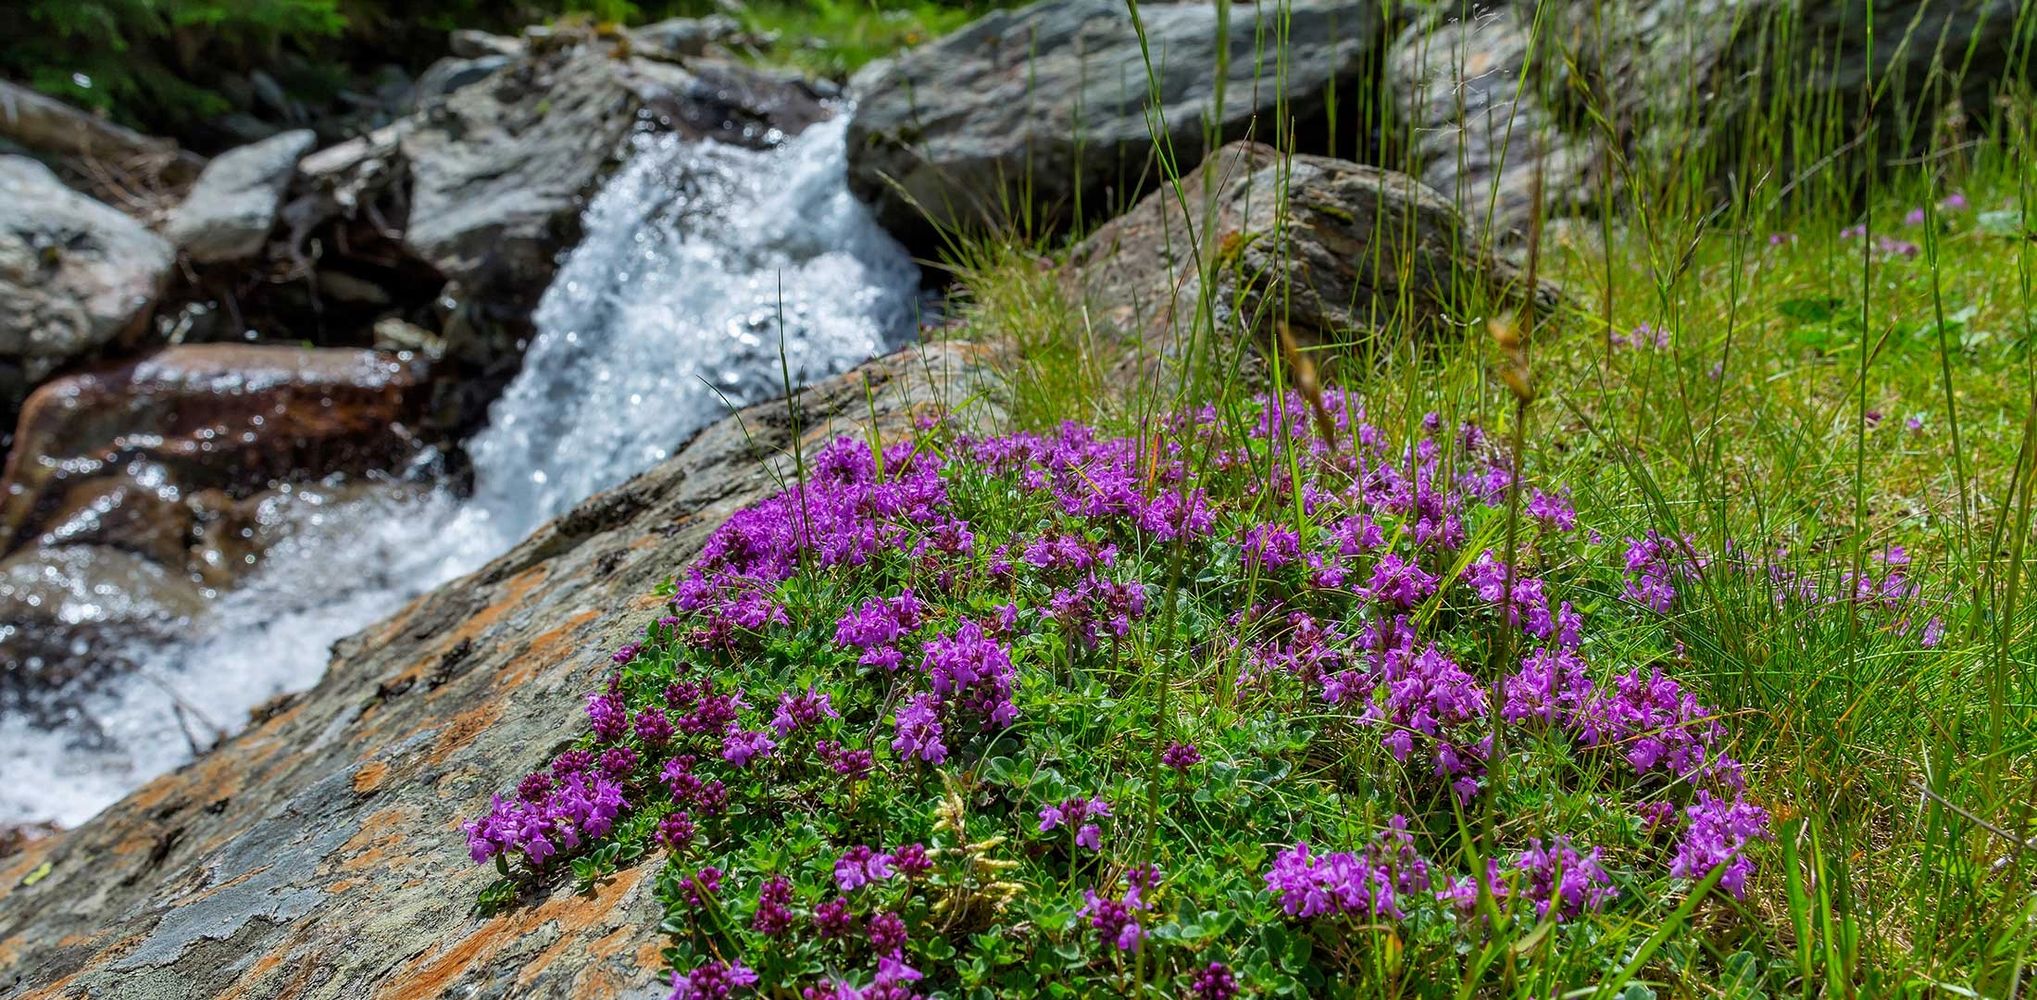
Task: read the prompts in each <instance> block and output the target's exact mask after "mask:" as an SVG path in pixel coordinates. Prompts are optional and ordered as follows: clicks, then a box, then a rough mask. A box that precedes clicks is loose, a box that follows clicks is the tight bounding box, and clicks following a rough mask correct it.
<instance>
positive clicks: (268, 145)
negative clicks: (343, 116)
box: [163, 129, 318, 264]
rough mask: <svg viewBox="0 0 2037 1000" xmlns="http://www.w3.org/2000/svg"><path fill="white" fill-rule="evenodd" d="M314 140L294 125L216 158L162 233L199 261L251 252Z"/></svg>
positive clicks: (271, 225)
mask: <svg viewBox="0 0 2037 1000" xmlns="http://www.w3.org/2000/svg"><path fill="white" fill-rule="evenodd" d="M317 141H318V136H317V134H316V133H314V132H312V131H311V130H310V129H298V130H296V131H293V132H284V133H281V134H279V135H274V136H271V137H269V138H267V139H264V140H262V141H260V142H257V143H253V144H251V145H247V146H242V147H240V148H239V149H234V150H230V151H228V152H226V153H222V154H220V155H219V156H217V157H214V158H213V160H212V162H211V163H208V164H206V165H205V170H204V172H202V173H200V174H199V175H198V183H196V184H194V185H192V186H191V193H190V194H188V195H185V196H184V200H183V201H182V202H181V203H179V204H178V205H177V207H176V208H174V209H172V210H171V211H170V215H169V218H168V219H166V220H164V222H163V235H164V236H167V237H169V239H170V242H172V243H174V244H176V245H177V248H178V249H179V250H182V251H183V252H184V253H185V255H186V256H188V257H190V258H191V259H192V260H193V261H195V262H197V263H200V264H217V263H222V262H225V261H234V260H242V259H244V258H247V257H252V256H254V255H255V254H256V253H257V252H259V251H260V250H261V249H262V244H263V242H264V241H265V240H267V239H268V236H269V230H270V229H271V228H274V226H275V225H276V213H277V210H278V209H279V208H280V207H281V205H282V201H283V193H284V192H285V191H286V190H288V189H289V187H290V179H291V178H292V177H295V176H296V175H297V161H298V160H301V159H303V158H304V154H306V153H309V152H311V147H312V146H313V145H314V144H315V143H317Z"/></svg>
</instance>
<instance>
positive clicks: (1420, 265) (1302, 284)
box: [1063, 142, 1556, 378]
mask: <svg viewBox="0 0 2037 1000" xmlns="http://www.w3.org/2000/svg"><path fill="white" fill-rule="evenodd" d="M1181 193H1182V197H1183V198H1185V200H1186V203H1187V209H1186V211H1185V212H1184V209H1183V207H1182V203H1181V202H1180V201H1178V200H1177V199H1176V196H1175V193H1174V191H1173V190H1171V189H1169V190H1164V191H1158V192H1155V193H1153V194H1151V195H1148V196H1147V197H1146V199H1145V200H1144V201H1142V202H1140V203H1139V205H1138V206H1137V207H1136V208H1133V209H1132V210H1131V211H1129V212H1127V213H1125V214H1124V215H1122V216H1119V217H1118V218H1116V219H1113V220H1111V221H1110V222H1109V223H1106V224H1105V225H1104V226H1103V227H1102V228H1100V229H1098V230H1097V231H1096V232H1095V233H1094V234H1092V235H1091V236H1090V237H1089V238H1088V239H1086V240H1084V241H1083V242H1082V243H1081V244H1080V245H1078V246H1077V247H1076V248H1075V249H1074V251H1073V252H1071V253H1070V255H1069V259H1068V262H1067V264H1066V266H1065V270H1064V272H1063V276H1064V282H1065V284H1066V286H1067V289H1068V294H1070V295H1071V296H1079V297H1080V299H1081V301H1082V304H1083V305H1084V306H1085V307H1086V315H1088V316H1090V317H1092V319H1093V320H1094V321H1095V322H1096V323H1097V324H1098V326H1099V327H1100V328H1101V329H1104V330H1107V331H1112V332H1115V333H1116V334H1118V340H1119V342H1120V343H1121V344H1122V345H1125V346H1124V348H1123V349H1122V350H1121V351H1120V352H1119V364H1118V367H1119V368H1120V370H1121V371H1130V370H1137V371H1139V372H1140V373H1141V374H1142V375H1143V376H1144V377H1149V378H1150V377H1156V376H1159V377H1165V376H1167V375H1169V374H1171V371H1170V368H1169V366H1168V365H1167V364H1166V363H1167V362H1170V361H1172V360H1176V359H1179V358H1181V357H1182V356H1183V352H1184V351H1186V350H1188V349H1189V348H1190V346H1191V345H1193V344H1197V343H1207V342H1208V337H1207V335H1208V333H1209V331H1211V330H1215V331H1216V333H1217V336H1218V341H1217V343H1216V352H1215V357H1216V358H1217V359H1228V358H1229V357H1230V356H1231V352H1233V351H1235V350H1236V349H1237V348H1238V347H1239V346H1242V344H1241V342H1242V343H1250V344H1252V345H1254V346H1258V347H1262V348H1263V347H1269V346H1271V345H1272V343H1273V342H1274V340H1275V338H1276V337H1277V336H1278V331H1280V330H1282V329H1284V330H1285V331H1286V332H1287V334H1288V339H1289V347H1290V348H1291V349H1298V350H1303V351H1310V350H1312V349H1314V348H1317V347H1320V346H1322V345H1325V344H1344V345H1347V346H1348V345H1351V344H1354V343H1358V342H1362V341H1363V340H1364V339H1366V338H1369V337H1373V336H1376V335H1380V334H1385V333H1395V334H1410V335H1414V336H1434V335H1437V334H1439V333H1441V332H1443V331H1447V330H1450V329H1454V328H1459V327H1461V326H1463V325H1468V324H1469V323H1471V322H1473V321H1474V320H1476V319H1477V318H1479V317H1482V316H1485V315H1490V314H1491V313H1492V312H1494V311H1495V310H1504V309H1511V308H1517V307H1518V306H1519V305H1520V304H1522V303H1523V302H1525V301H1526V299H1527V286H1526V282H1525V276H1524V275H1522V274H1521V273H1520V272H1519V271H1518V270H1516V269H1515V268H1513V267H1512V266H1510V265H1508V264H1507V263H1505V262H1503V261H1501V260H1499V259H1497V258H1495V257H1494V256H1493V255H1492V254H1490V253H1489V252H1487V251H1486V250H1485V249H1484V248H1483V247H1482V245H1481V244H1480V243H1479V242H1478V241H1477V240H1476V239H1475V238H1474V236H1473V234H1472V233H1471V231H1470V229H1469V228H1468V227H1467V226H1466V225H1465V221H1464V217H1463V216H1462V215H1461V214H1460V213H1459V212H1458V210H1457V207H1456V206H1455V205H1453V204H1452V203H1451V202H1450V201H1449V199H1447V198H1444V197H1443V196H1442V195H1440V194H1438V193H1437V192H1436V191H1434V190H1433V189H1431V188H1429V187H1427V186H1425V185H1423V184H1422V183H1421V182H1420V181H1417V180H1415V179H1414V178H1412V177H1409V176H1408V175H1406V174H1402V173H1397V172H1395V171H1391V170H1382V169H1379V168H1377V167H1367V166H1360V165H1359V164H1356V163H1352V162H1350V161H1347V160H1337V159H1331V158H1328V157H1321V156H1305V155H1304V156H1292V157H1289V156H1286V155H1284V154H1282V153H1280V152H1279V151H1278V150H1276V149H1274V148H1272V147H1271V146H1267V145H1263V144H1260V143H1252V142H1241V143H1234V144H1232V145H1229V146H1226V147H1224V148H1223V149H1221V150H1218V151H1217V152H1216V153H1215V154H1214V155H1212V156H1211V157H1210V159H1209V160H1208V161H1206V162H1204V163H1203V165H1202V166H1201V167H1199V168H1198V169H1197V170H1196V171H1195V172H1193V173H1191V174H1189V175H1188V176H1187V177H1185V178H1183V179H1182V184H1181ZM1205 273H1207V274H1208V275H1209V276H1210V277H1211V278H1213V279H1214V283H1213V285H1212V286H1211V287H1210V294H1209V295H1208V296H1207V297H1205V296H1204V295H1203V290H1204V276H1205ZM1536 301H1537V303H1538V307H1539V308H1541V309H1542V310H1543V311H1544V312H1546V311H1548V310H1549V309H1550V308H1551V307H1553V306H1554V305H1555V304H1556V291H1555V289H1554V288H1553V287H1549V288H1544V289H1542V290H1540V291H1539V292H1538V294H1537V295H1536ZM1327 357H1330V355H1321V356H1320V357H1319V359H1318V362H1319V363H1321V358H1327ZM1290 360H1291V359H1290Z"/></svg>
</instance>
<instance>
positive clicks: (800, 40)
mask: <svg viewBox="0 0 2037 1000" xmlns="http://www.w3.org/2000/svg"><path fill="white" fill-rule="evenodd" d="M999 5H1000V4H997V3H995V2H993V0H964V2H960V3H957V2H942V0H800V2H787V0H767V2H762V3H753V4H748V5H746V6H745V7H744V8H743V9H742V11H741V12H740V13H739V14H738V15H737V18H738V20H740V21H742V22H743V26H744V27H745V28H747V29H748V30H749V31H751V32H752V33H755V34H761V35H768V36H770V37H772V38H774V39H775V40H774V42H773V43H772V44H771V45H770V46H768V47H767V48H766V50H765V51H764V52H763V53H761V54H760V56H761V58H763V59H765V60H766V61H769V62H772V63H775V64H781V65H790V66H795V67H797V68H799V69H803V70H805V71H807V72H809V73H815V74H818V75H820V76H825V77H832V78H835V79H841V78H844V77H847V76H848V75H849V74H851V73H853V72H855V71H856V70H858V69H860V68H862V67H863V65H864V64H866V63H868V62H870V61H871V60H873V59H878V58H881V57H884V56H888V55H890V54H892V53H894V52H897V51H899V50H900V49H909V48H912V47H914V46H916V45H919V44H921V43H922V42H925V41H928V40H929V39H934V38H939V37H940V36H942V35H945V34H947V33H948V32H950V31H953V30H955V29H956V28H959V27H961V26H962V25H964V24H967V23H969V22H970V21H973V20H975V19H976V18H977V17H978V16H980V15H981V14H982V13H983V12H984V11H986V10H988V9H990V8H991V7H994V6H999Z"/></svg>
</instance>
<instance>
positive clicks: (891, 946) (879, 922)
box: [863, 910, 906, 955]
mask: <svg viewBox="0 0 2037 1000" xmlns="http://www.w3.org/2000/svg"><path fill="white" fill-rule="evenodd" d="M863 933H864V934H866V935H868V936H869V938H870V949H871V950H872V951H875V952H877V953H878V954H880V955H890V954H896V953H897V952H898V951H899V950H900V949H902V948H904V947H905V942H906V930H905V921H904V920H903V919H901V918H900V917H899V915H898V914H896V913H893V912H891V911H890V910H886V911H884V912H882V913H879V914H877V915H875V916H873V917H871V918H870V922H869V923H867V924H864V925H863Z"/></svg>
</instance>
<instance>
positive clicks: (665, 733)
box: [636, 707, 672, 748]
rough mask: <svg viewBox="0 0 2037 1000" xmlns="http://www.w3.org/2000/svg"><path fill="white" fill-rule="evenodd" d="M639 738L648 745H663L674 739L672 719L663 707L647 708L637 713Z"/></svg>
mask: <svg viewBox="0 0 2037 1000" xmlns="http://www.w3.org/2000/svg"><path fill="white" fill-rule="evenodd" d="M636 728H637V739H640V740H642V741H644V745H645V746H647V747H654V748H655V747H662V746H664V745H665V744H666V743H669V742H671V740H672V720H671V719H669V718H667V717H666V715H665V710H664V709H662V708H656V707H653V708H646V709H644V710H643V711H642V712H639V713H637V727H636Z"/></svg>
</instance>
